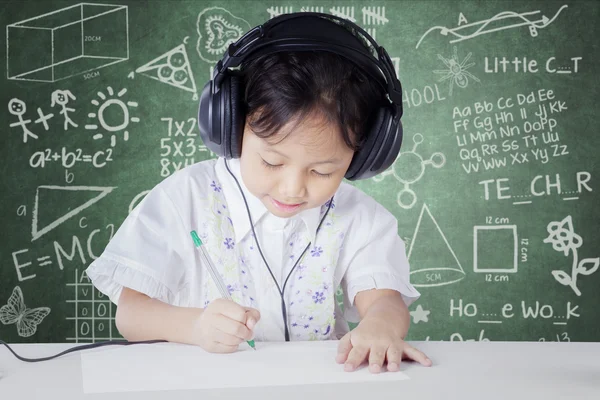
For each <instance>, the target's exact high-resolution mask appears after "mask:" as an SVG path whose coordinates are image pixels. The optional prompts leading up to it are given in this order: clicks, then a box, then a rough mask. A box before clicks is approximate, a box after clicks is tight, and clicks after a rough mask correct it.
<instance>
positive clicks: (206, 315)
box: [193, 299, 260, 353]
mask: <svg viewBox="0 0 600 400" xmlns="http://www.w3.org/2000/svg"><path fill="white" fill-rule="evenodd" d="M259 320H260V312H259V311H258V310H257V309H254V308H249V307H243V306H241V305H239V304H237V303H235V302H233V301H231V300H226V299H216V300H214V301H212V302H211V303H210V304H209V305H208V306H207V307H206V308H205V309H204V311H202V314H200V317H199V318H198V320H197V321H196V322H195V324H194V329H193V335H194V337H193V342H194V343H196V344H198V345H199V346H200V347H202V348H203V349H204V350H206V351H208V352H211V353H233V352H234V351H236V350H237V349H238V346H239V344H240V343H242V342H245V341H247V340H251V339H253V338H254V332H253V331H252V330H253V329H254V326H255V325H256V323H257V322H258V321H259Z"/></svg>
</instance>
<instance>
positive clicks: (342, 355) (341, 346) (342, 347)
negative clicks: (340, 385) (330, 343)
mask: <svg viewBox="0 0 600 400" xmlns="http://www.w3.org/2000/svg"><path fill="white" fill-rule="evenodd" d="M350 350H352V341H351V340H350V332H348V333H346V334H345V335H344V337H342V338H341V339H340V342H339V343H338V348H337V355H336V356H335V361H336V362H337V363H338V364H342V363H344V362H346V359H347V358H348V353H350Z"/></svg>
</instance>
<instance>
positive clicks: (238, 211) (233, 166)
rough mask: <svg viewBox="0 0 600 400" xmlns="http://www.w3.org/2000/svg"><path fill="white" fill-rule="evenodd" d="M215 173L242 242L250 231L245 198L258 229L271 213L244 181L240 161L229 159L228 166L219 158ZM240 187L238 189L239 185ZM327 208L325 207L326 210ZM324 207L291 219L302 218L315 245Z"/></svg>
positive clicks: (307, 211)
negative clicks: (258, 225)
mask: <svg viewBox="0 0 600 400" xmlns="http://www.w3.org/2000/svg"><path fill="white" fill-rule="evenodd" d="M227 167H229V171H231V174H233V176H234V177H235V179H234V178H233V177H232V176H231V174H230V173H229V171H228V170H227ZM215 171H216V174H217V178H218V179H219V182H220V183H221V186H222V188H223V193H224V195H225V198H226V199H227V203H228V204H229V214H230V216H231V220H232V223H233V229H234V231H235V236H236V238H237V241H241V240H242V239H243V238H244V237H245V236H246V235H247V234H248V232H249V231H250V220H249V219H248V213H247V210H246V204H244V197H245V198H246V203H247V204H248V209H249V210H250V215H251V216H252V222H253V223H254V226H255V227H256V224H257V223H258V222H259V221H260V219H261V218H262V217H263V216H264V215H265V214H267V213H268V212H269V210H267V208H266V207H265V205H264V204H263V203H262V201H261V200H260V199H258V198H257V197H256V196H254V195H253V194H252V193H250V191H249V190H248V188H247V187H246V185H245V184H244V181H243V179H242V176H241V173H240V162H239V159H235V158H234V159H229V160H227V165H226V164H225V159H224V158H222V157H219V159H218V160H217V162H216V166H215ZM236 179H237V182H238V183H239V187H238V183H236ZM240 188H241V189H242V192H243V193H244V197H242V195H241V194H240ZM326 208H327V207H325V209H326ZM322 209H324V208H323V207H314V208H310V209H308V210H304V211H301V212H300V213H298V214H297V215H295V216H294V217H291V218H300V219H301V220H302V221H303V222H304V224H305V225H306V228H307V230H308V234H309V237H310V241H311V242H313V243H314V240H315V237H316V233H317V228H318V227H319V223H320V221H321V210H322Z"/></svg>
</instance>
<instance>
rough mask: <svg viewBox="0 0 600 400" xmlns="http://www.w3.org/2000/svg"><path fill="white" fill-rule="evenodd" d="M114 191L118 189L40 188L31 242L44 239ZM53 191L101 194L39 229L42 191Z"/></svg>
mask: <svg viewBox="0 0 600 400" xmlns="http://www.w3.org/2000/svg"><path fill="white" fill-rule="evenodd" d="M114 189H116V186H115V187H99V186H48V185H42V186H38V188H37V190H36V192H35V203H34V205H33V217H32V224H31V237H32V238H31V241H32V242H33V241H34V240H37V239H39V238H40V237H42V236H43V235H44V234H46V233H48V232H50V231H51V230H52V229H54V228H56V227H57V226H59V225H61V224H62V223H64V222H65V221H67V220H68V219H69V218H72V217H74V216H75V215H77V214H79V213H80V212H81V211H83V210H85V209H86V208H88V207H89V206H91V205H93V204H95V203H97V202H98V201H99V200H101V199H102V198H104V197H106V195H108V194H109V193H110V192H112V191H113V190H114ZM48 190H50V191H53V190H61V191H63V190H64V191H67V192H69V191H71V192H72V191H88V192H99V194H96V195H94V197H93V198H91V199H89V200H88V201H86V202H85V203H83V204H82V205H80V206H78V207H75V208H74V209H72V210H69V211H68V212H66V213H65V214H63V215H62V216H60V217H59V218H57V219H55V220H54V221H53V222H51V223H50V224H48V225H46V226H45V227H43V228H41V229H39V228H38V216H39V209H40V204H39V202H40V201H39V197H40V191H42V192H44V191H48Z"/></svg>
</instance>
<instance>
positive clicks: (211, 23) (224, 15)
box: [196, 7, 251, 63]
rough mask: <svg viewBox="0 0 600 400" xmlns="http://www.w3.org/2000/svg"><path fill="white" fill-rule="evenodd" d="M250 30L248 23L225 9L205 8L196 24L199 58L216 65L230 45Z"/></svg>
mask: <svg viewBox="0 0 600 400" xmlns="http://www.w3.org/2000/svg"><path fill="white" fill-rule="evenodd" d="M250 28H251V26H250V23H249V22H248V21H246V20H245V19H243V18H239V17H236V16H235V15H233V14H232V13H230V12H229V11H227V10H226V9H224V8H221V7H210V8H205V9H204V10H202V11H201V12H200V14H198V21H197V23H196V30H197V32H198V42H197V44H196V51H197V52H198V56H200V58H201V59H202V60H204V61H206V62H208V63H216V62H217V61H218V60H220V59H221V57H222V56H223V54H225V51H226V50H227V48H228V47H229V45H230V44H231V43H234V42H235V41H236V40H238V39H239V38H241V37H242V35H243V34H244V32H246V31H248V30H250Z"/></svg>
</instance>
